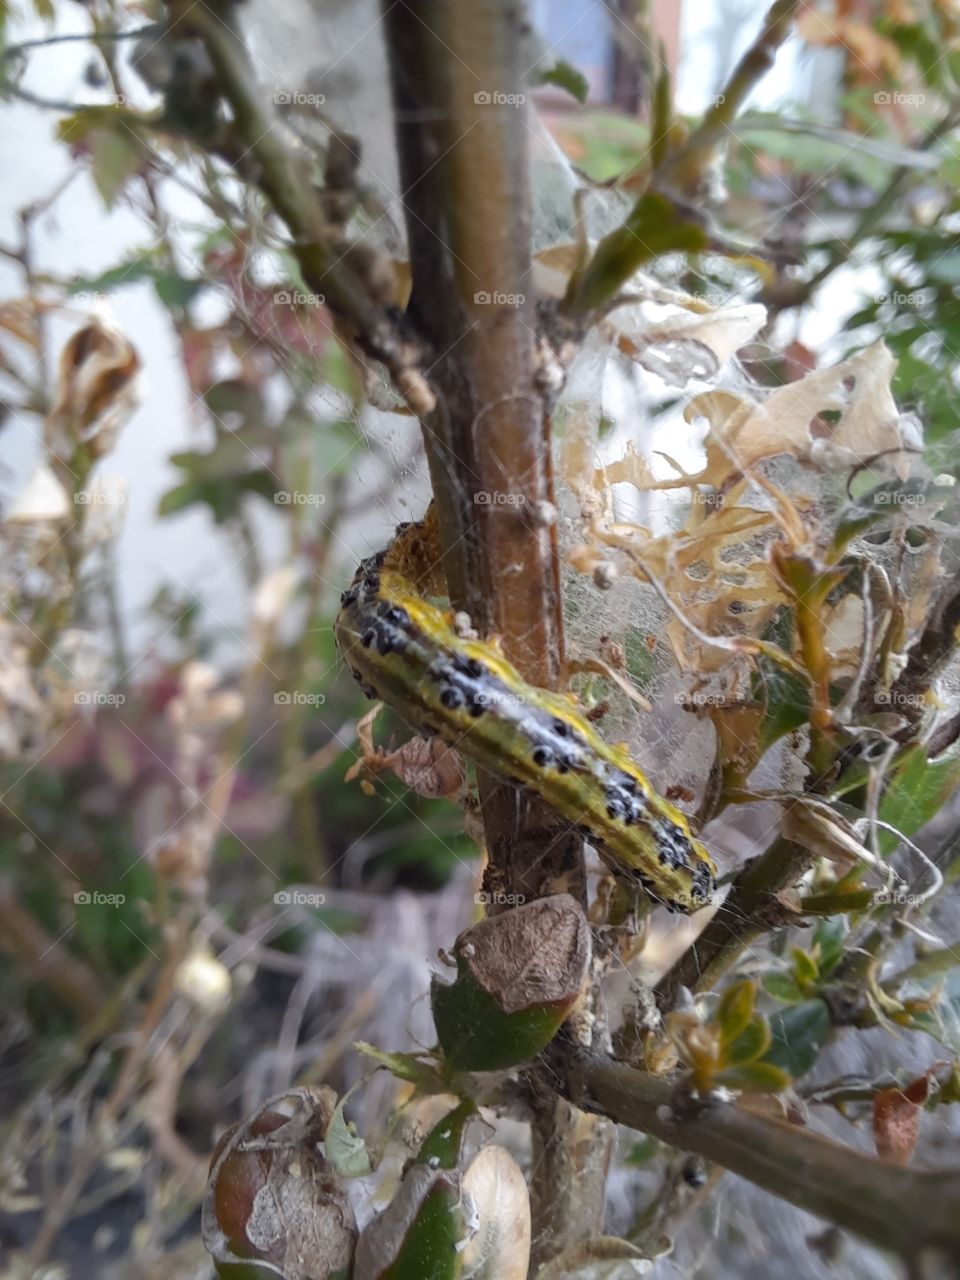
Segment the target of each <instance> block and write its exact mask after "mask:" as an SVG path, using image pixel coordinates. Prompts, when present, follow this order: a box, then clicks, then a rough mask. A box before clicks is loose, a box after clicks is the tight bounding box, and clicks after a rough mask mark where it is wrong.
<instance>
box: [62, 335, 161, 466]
mask: <svg viewBox="0 0 960 1280" xmlns="http://www.w3.org/2000/svg"><path fill="white" fill-rule="evenodd" d="M139 371H140V360H139V358H138V356H137V353H136V351H135V350H134V349H133V346H132V345H131V343H130V342H129V341H128V339H127V338H126V336H125V335H124V334H122V333H121V332H120V331H119V330H118V329H116V328H114V326H113V325H110V324H108V323H107V322H106V321H104V320H101V319H99V318H95V319H92V320H90V321H89V322H88V323H87V324H85V325H83V326H82V327H81V328H79V329H77V331H76V332H75V333H74V334H72V335H71V337H70V338H69V339H68V340H67V342H66V343H65V344H64V347H63V350H62V352H61V353H60V366H59V371H58V381H57V395H56V399H55V401H54V404H53V407H52V409H51V410H50V414H49V416H48V418H47V432H48V436H49V439H50V443H51V446H52V448H53V449H54V450H55V452H56V453H57V454H58V455H59V456H60V457H63V458H71V457H73V455H74V453H75V451H76V449H77V448H78V446H80V445H82V446H83V447H84V449H85V451H86V453H87V454H88V455H92V456H93V457H100V456H102V455H103V454H105V453H108V452H109V451H110V450H111V449H112V448H113V445H114V443H115V441H116V436H117V432H118V431H119V429H120V427H121V426H122V425H123V424H124V422H125V421H126V419H127V418H128V417H129V415H130V414H131V413H132V412H133V409H134V407H135V405H136V402H137V378H138V374H139Z"/></svg>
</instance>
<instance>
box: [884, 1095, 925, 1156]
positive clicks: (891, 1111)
mask: <svg viewBox="0 0 960 1280" xmlns="http://www.w3.org/2000/svg"><path fill="white" fill-rule="evenodd" d="M922 1112H923V1107H922V1105H921V1104H920V1103H918V1102H914V1101H913V1100H912V1099H911V1098H909V1097H908V1096H907V1094H906V1093H904V1092H903V1091H902V1090H901V1089H881V1091H880V1092H879V1093H877V1094H875V1095H874V1098H873V1138H874V1142H875V1143H876V1145H877V1155H878V1156H880V1158H881V1159H882V1160H889V1161H891V1162H892V1163H893V1164H899V1165H908V1164H909V1163H910V1158H911V1156H912V1155H913V1152H914V1150H915V1148H916V1145H917V1139H918V1138H919V1137H920V1117H921V1114H922Z"/></svg>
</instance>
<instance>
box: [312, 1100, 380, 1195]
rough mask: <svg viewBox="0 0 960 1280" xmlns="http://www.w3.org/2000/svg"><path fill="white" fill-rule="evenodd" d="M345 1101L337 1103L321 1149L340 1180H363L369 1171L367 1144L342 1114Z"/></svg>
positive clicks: (354, 1126)
mask: <svg viewBox="0 0 960 1280" xmlns="http://www.w3.org/2000/svg"><path fill="white" fill-rule="evenodd" d="M345 1101H346V1099H345V1098H344V1099H341V1100H340V1102H338V1103H337V1107H336V1110H335V1111H334V1113H333V1115H332V1116H331V1118H330V1123H329V1124H328V1125H327V1131H326V1134H325V1135H324V1139H323V1149H324V1151H325V1152H326V1156H327V1159H328V1160H329V1161H330V1163H331V1164H332V1165H333V1167H334V1169H336V1171H337V1173H339V1175H340V1176H341V1178H363V1177H365V1176H366V1175H367V1174H368V1173H369V1172H370V1170H371V1167H372V1166H371V1164H370V1153H369V1152H368V1151H367V1144H366V1143H365V1142H364V1140H363V1138H361V1137H360V1135H359V1133H357V1127H356V1125H355V1124H353V1123H352V1121H350V1120H348V1119H347V1118H346V1116H345V1115H344V1114H343V1105H344V1102H345Z"/></svg>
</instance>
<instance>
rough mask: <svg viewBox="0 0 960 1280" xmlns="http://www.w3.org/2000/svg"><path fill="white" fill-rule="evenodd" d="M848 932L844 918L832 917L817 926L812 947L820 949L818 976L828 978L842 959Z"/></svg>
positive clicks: (847, 925) (848, 927)
mask: <svg viewBox="0 0 960 1280" xmlns="http://www.w3.org/2000/svg"><path fill="white" fill-rule="evenodd" d="M849 931H850V925H849V923H848V921H847V918H846V916H842V915H841V916H832V917H831V918H830V919H829V920H823V921H822V922H821V923H820V924H819V925H817V930H816V933H815V934H814V935H813V940H814V945H815V946H817V947H819V948H820V976H821V978H826V977H828V976H829V975H830V974H831V973H832V972H833V971H834V969H835V968H836V967H837V965H838V964H839V963H840V961H841V960H842V959H843V953H844V945H843V944H844V942H845V940H846V937H847V934H848V933H849Z"/></svg>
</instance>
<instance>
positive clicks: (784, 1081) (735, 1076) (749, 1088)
mask: <svg viewBox="0 0 960 1280" xmlns="http://www.w3.org/2000/svg"><path fill="white" fill-rule="evenodd" d="M714 1080H715V1081H716V1083H717V1084H721V1085H725V1086H726V1087H727V1088H728V1089H743V1090H744V1091H745V1092H750V1093H779V1092H780V1091H781V1090H782V1089H786V1088H787V1086H788V1085H789V1084H790V1077H789V1075H788V1074H787V1073H786V1071H784V1070H783V1069H782V1068H781V1067H778V1066H775V1065H774V1064H773V1063H772V1062H745V1063H744V1064H743V1066H741V1067H729V1068H727V1069H726V1070H725V1071H719V1072H718V1073H717V1074H716V1075H715V1076H714Z"/></svg>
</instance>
